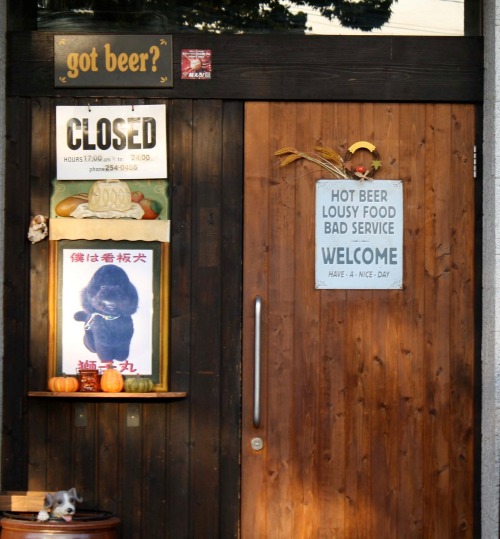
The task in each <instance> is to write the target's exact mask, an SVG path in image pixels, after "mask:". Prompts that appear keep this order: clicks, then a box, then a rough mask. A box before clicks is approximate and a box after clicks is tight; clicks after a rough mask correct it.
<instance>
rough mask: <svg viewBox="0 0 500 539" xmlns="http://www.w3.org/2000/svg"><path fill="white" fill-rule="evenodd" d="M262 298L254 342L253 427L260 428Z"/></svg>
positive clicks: (258, 307) (257, 298)
mask: <svg viewBox="0 0 500 539" xmlns="http://www.w3.org/2000/svg"><path fill="white" fill-rule="evenodd" d="M261 318H262V298H261V297H260V296H256V298H255V341H254V381H253V426H254V427H255V428H258V427H260V368H261V337H262V335H261V332H262V325H261V322H262V320H261Z"/></svg>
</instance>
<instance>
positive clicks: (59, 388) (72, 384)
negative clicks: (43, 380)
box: [49, 376, 79, 393]
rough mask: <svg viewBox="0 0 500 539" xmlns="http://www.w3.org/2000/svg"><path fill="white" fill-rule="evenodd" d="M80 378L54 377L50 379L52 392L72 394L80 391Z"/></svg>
mask: <svg viewBox="0 0 500 539" xmlns="http://www.w3.org/2000/svg"><path fill="white" fill-rule="evenodd" d="M78 386H79V383H78V378H75V377H74V376H53V377H52V378H50V379H49V389H50V391H55V392H59V393H72V392H74V391H78Z"/></svg>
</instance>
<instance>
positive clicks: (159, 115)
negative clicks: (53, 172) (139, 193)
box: [56, 105, 167, 180]
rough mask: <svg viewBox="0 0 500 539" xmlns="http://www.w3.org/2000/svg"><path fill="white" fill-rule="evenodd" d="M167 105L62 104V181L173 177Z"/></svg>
mask: <svg viewBox="0 0 500 539" xmlns="http://www.w3.org/2000/svg"><path fill="white" fill-rule="evenodd" d="M166 122H167V120H166V106H165V105H135V106H130V105H128V106H127V105H125V106H114V107H113V106H101V107H99V106H83V107H81V106H75V107H72V106H61V107H57V108H56V152H57V179H58V180H100V179H127V180H134V179H135V180H137V179H153V178H166V177H167V127H166Z"/></svg>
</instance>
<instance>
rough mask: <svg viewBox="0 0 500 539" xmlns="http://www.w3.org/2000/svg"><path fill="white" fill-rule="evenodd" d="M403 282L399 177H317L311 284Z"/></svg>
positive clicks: (321, 286)
mask: <svg viewBox="0 0 500 539" xmlns="http://www.w3.org/2000/svg"><path fill="white" fill-rule="evenodd" d="M402 286H403V184H402V182H401V180H367V181H357V180H318V181H317V183H316V288H317V289H336V288H339V289H399V288H402Z"/></svg>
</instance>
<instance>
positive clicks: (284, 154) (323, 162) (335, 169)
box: [274, 146, 350, 178]
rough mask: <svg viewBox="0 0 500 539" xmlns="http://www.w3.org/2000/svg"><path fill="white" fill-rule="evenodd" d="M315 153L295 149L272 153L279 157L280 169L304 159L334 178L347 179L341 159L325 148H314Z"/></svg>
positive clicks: (335, 153) (282, 149) (334, 152)
mask: <svg viewBox="0 0 500 539" xmlns="http://www.w3.org/2000/svg"><path fill="white" fill-rule="evenodd" d="M314 149H315V150H316V152H317V153H310V152H301V151H299V150H297V149H296V148H290V147H287V148H281V149H279V150H276V151H275V152H274V155H276V156H278V157H281V160H280V162H279V166H280V167H286V166H287V165H289V164H290V163H293V162H294V161H297V160H298V159H305V160H306V161H311V162H312V163H316V164H317V165H319V166H320V167H321V168H324V169H325V170H328V172H330V173H331V174H333V175H334V176H335V177H336V178H349V177H350V176H349V174H348V173H347V171H346V170H345V169H344V161H343V159H342V157H340V155H339V154H338V153H337V152H336V151H335V150H332V149H331V148H327V147H325V146H315V148H314Z"/></svg>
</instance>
